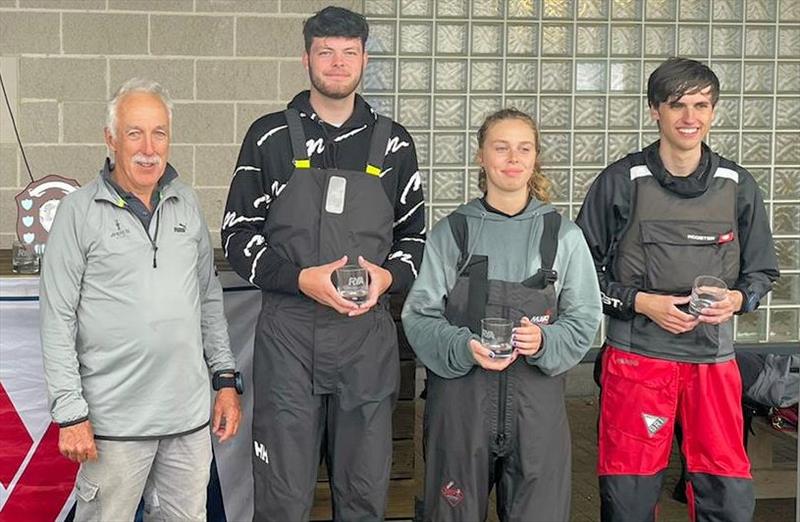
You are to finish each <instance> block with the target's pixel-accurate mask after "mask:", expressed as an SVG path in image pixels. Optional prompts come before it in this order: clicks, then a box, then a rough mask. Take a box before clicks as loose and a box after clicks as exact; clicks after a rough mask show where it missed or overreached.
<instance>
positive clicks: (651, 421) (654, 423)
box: [642, 413, 668, 437]
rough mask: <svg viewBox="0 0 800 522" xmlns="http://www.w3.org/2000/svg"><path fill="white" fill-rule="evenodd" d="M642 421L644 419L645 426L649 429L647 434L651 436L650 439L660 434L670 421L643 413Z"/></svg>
mask: <svg viewBox="0 0 800 522" xmlns="http://www.w3.org/2000/svg"><path fill="white" fill-rule="evenodd" d="M642 419H644V425H645V427H647V433H648V434H649V435H650V437H653V436H654V435H655V434H656V433H658V432H659V430H660V429H661V428H663V427H664V425H665V424H666V423H667V420H668V419H667V418H666V417H659V416H657V415H648V414H647V413H642Z"/></svg>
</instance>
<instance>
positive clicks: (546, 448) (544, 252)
mask: <svg viewBox="0 0 800 522" xmlns="http://www.w3.org/2000/svg"><path fill="white" fill-rule="evenodd" d="M463 218H464V216H463V215H462V214H451V215H450V216H449V217H448V219H449V220H450V227H451V230H452V231H453V236H454V238H455V240H456V243H457V244H458V245H459V248H460V249H461V259H460V260H459V277H458V278H457V280H456V283H455V286H454V287H453V290H452V291H451V292H450V293H449V294H448V296H447V304H446V307H445V317H446V318H447V319H448V321H449V322H450V323H451V324H453V325H455V326H466V327H468V328H469V329H470V330H471V331H472V332H473V333H475V334H476V335H480V320H481V319H482V318H484V317H503V318H506V319H510V320H511V321H512V323H513V324H515V325H517V324H519V321H520V319H521V318H522V317H523V316H525V317H528V318H530V319H531V320H532V321H533V322H535V323H537V322H538V323H540V324H550V323H553V322H554V321H555V320H556V318H557V314H558V300H557V297H556V291H555V287H554V283H555V281H556V278H557V274H556V273H555V271H553V270H552V267H553V262H554V260H555V257H556V252H557V246H558V231H559V227H560V223H561V216H560V215H559V214H557V213H556V212H550V213H548V214H545V215H544V231H543V233H542V239H541V244H540V252H541V258H542V268H541V269H540V270H539V271H538V272H537V273H536V274H534V275H532V276H531V277H529V278H528V279H526V280H524V281H522V282H511V281H501V280H495V279H489V278H488V273H489V270H488V264H489V263H490V262H491V257H489V256H486V255H469V254H468V252H469V247H468V245H469V239H468V237H467V235H468V232H467V230H468V229H467V225H466V222H465V221H463ZM458 221H461V222H460V223H459V222H458ZM498 255H502V254H498ZM565 375H566V374H561V375H558V376H554V377H551V376H547V375H545V374H544V373H542V372H541V370H539V369H538V368H537V367H535V366H532V365H530V364H528V363H527V362H526V361H525V360H524V358H520V359H518V360H517V361H515V362H514V363H513V364H511V366H509V367H508V368H506V369H505V370H504V371H502V372H495V371H488V370H484V369H483V368H481V367H479V366H474V367H473V368H472V369H471V370H470V371H469V372H468V373H467V374H465V375H464V376H462V377H457V378H454V379H445V378H442V377H439V376H438V375H436V374H435V373H433V372H431V371H428V372H427V381H426V402H425V416H424V445H425V497H424V502H423V503H424V506H423V514H422V518H423V520H425V521H426V522H427V521H437V522H438V521H452V522H462V521H468V520H469V521H480V520H485V519H486V515H487V509H488V501H489V493H490V491H491V488H492V487H493V486H495V485H496V486H497V506H498V508H497V511H498V515H499V517H500V520H501V521H504V522H505V521H519V522H523V521H524V522H537V521H539V522H553V521H566V520H567V519H568V518H569V507H570V480H571V477H570V475H571V471H570V470H571V467H570V461H571V450H570V433H569V424H568V420H567V415H566V407H565V403H564V389H565V382H566V380H565V379H566V377H565Z"/></svg>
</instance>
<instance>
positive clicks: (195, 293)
mask: <svg viewBox="0 0 800 522" xmlns="http://www.w3.org/2000/svg"><path fill="white" fill-rule="evenodd" d="M167 169H168V172H174V170H173V169H172V167H171V166H169V165H168V166H167ZM166 175H167V174H165V176H166ZM156 247H157V248H156ZM213 263H214V255H213V251H212V249H211V244H210V239H209V234H208V227H207V226H206V222H205V220H204V219H203V215H202V213H201V211H200V206H199V202H198V200H197V197H196V195H195V193H194V192H193V191H192V189H191V188H189V187H188V186H187V185H185V184H183V183H182V182H181V181H179V180H177V179H173V180H172V181H169V182H168V183H166V184H165V186H164V187H162V191H161V201H160V202H159V204H158V206H157V207H156V210H155V212H154V215H153V219H152V220H151V222H150V227H149V230H147V231H146V230H145V228H144V226H143V225H142V222H141V221H140V220H139V219H138V218H137V217H136V216H135V215H134V214H133V213H132V212H131V211H130V210H129V209H127V208H125V204H124V201H123V200H122V199H121V198H120V197H119V196H118V195H117V194H116V193H115V192H114V191H113V189H112V188H111V187H110V186H109V184H108V183H107V182H106V181H104V180H103V179H102V175H101V176H99V177H98V178H96V179H95V180H93V181H92V182H91V183H89V184H88V185H86V186H85V187H82V188H80V189H78V190H76V191H75V192H73V193H71V194H69V195H68V196H67V197H65V198H64V199H63V200H62V202H61V204H60V205H59V207H58V212H57V214H56V219H55V221H54V223H53V227H52V229H51V230H50V236H49V238H48V241H47V250H46V252H45V255H44V263H43V267H42V275H41V281H40V307H41V335H42V348H43V353H44V366H45V378H46V381H47V387H48V395H49V404H50V411H51V414H52V417H53V420H55V422H57V423H59V424H61V425H65V424H71V423H75V422H78V421H80V420H82V419H85V418H87V417H88V419H89V420H90V421H91V423H92V426H93V428H94V432H95V435H96V436H97V437H98V438H111V439H142V438H161V437H167V436H174V435H180V434H183V433H187V432H191V431H193V430H197V429H199V428H201V427H203V426H205V424H206V423H208V420H209V415H210V393H209V388H210V387H209V369H211V370H212V371H219V370H225V369H233V368H234V367H235V365H234V359H233V354H232V352H231V350H230V346H229V340H228V330H227V323H226V321H225V315H224V311H223V306H222V287H221V286H220V283H219V281H218V279H217V277H216V275H215V272H214V264H213Z"/></svg>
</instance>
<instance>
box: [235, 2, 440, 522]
mask: <svg viewBox="0 0 800 522" xmlns="http://www.w3.org/2000/svg"><path fill="white" fill-rule="evenodd" d="M303 32H304V36H305V45H306V52H305V53H304V55H303V64H304V65H305V67H306V69H307V70H308V73H309V78H310V81H311V88H310V90H309V91H304V92H301V93H300V94H298V95H297V96H296V97H295V98H294V99H293V100H292V101H291V103H289V107H288V109H287V110H286V111H282V112H277V113H273V114H268V115H266V116H264V117H262V118H259V119H258V120H256V121H255V123H253V124H252V126H251V127H250V130H249V131H248V133H247V135H246V137H245V139H244V143H243V144H242V148H241V152H240V154H239V159H238V162H237V166H236V169H235V171H234V175H233V180H232V182H231V188H230V193H229V195H228V201H227V205H226V208H225V216H224V218H223V224H222V245H223V248H224V250H225V255H226V257H227V258H228V260H229V261H230V264H231V266H232V267H233V268H234V269H235V270H236V271H237V272H238V273H239V275H241V276H242V277H244V278H245V279H247V280H249V281H250V282H251V283H253V284H255V285H257V286H258V287H260V288H261V290H262V292H263V298H262V312H261V316H260V318H259V321H258V325H257V327H256V341H255V350H254V362H253V380H254V383H253V388H254V390H253V394H254V412H253V439H254V447H255V448H257V451H256V452H255V453H254V455H253V476H254V481H255V516H254V519H255V520H280V521H283V520H307V519H308V518H309V512H310V509H311V504H312V500H313V494H314V486H315V482H316V473H317V466H318V464H319V460H320V455H321V451H322V453H324V455H325V456H326V460H327V463H328V474H329V477H330V480H331V491H332V496H333V506H334V514H333V516H334V519H336V520H382V519H383V512H384V509H385V505H386V491H387V488H388V480H389V471H390V466H391V452H392V444H391V429H392V427H391V418H392V409H393V407H394V403H395V400H396V397H397V391H398V386H399V361H398V353H397V334H396V331H395V326H394V322H393V320H392V318H391V316H390V314H389V310H388V296H387V295H386V294H387V293H394V292H402V291H404V290H406V289H407V288H408V287H409V286H410V284H411V283H412V282H413V280H414V278H415V277H416V275H417V270H418V268H419V264H420V261H421V258H422V251H423V247H424V242H425V208H424V203H423V201H424V198H423V193H422V183H421V181H422V180H421V178H420V173H419V171H418V169H417V159H416V153H415V149H414V143H413V141H412V139H411V136H410V135H409V134H408V132H406V130H405V129H404V128H403V127H402V126H401V125H399V124H397V123H395V122H392V121H391V120H389V119H388V118H385V117H383V116H379V115H378V114H376V112H375V111H374V110H373V109H372V108H371V107H370V106H369V105H368V104H367V103H366V102H365V101H364V99H363V98H361V97H360V96H358V95H357V94H356V93H355V90H356V87H357V86H358V84H359V82H360V80H361V75H362V73H363V70H364V66H365V65H366V62H367V55H366V51H365V49H364V45H365V42H366V39H367V34H368V26H367V23H366V20H365V19H364V18H363V17H362V16H361V15H358V14H356V13H353V12H351V11H348V10H346V9H341V8H335V7H328V8H325V9H323V10H322V11H320V12H319V13H317V14H316V15H315V16H313V17H311V18H310V19H309V20H307V21H306V23H305V26H304V30H303ZM348 264H349V265H352V264H359V265H360V266H361V267H363V268H365V269H366V270H367V272H368V274H369V290H368V295H367V297H366V301H365V302H363V303H361V304H357V303H355V302H353V301H348V300H347V299H344V298H343V297H342V296H340V295H339V294H338V292H337V290H336V288H335V287H334V286H333V284H332V281H331V280H332V276H334V275H335V271H336V269H338V268H340V267H343V266H345V265H348ZM323 448H324V451H323Z"/></svg>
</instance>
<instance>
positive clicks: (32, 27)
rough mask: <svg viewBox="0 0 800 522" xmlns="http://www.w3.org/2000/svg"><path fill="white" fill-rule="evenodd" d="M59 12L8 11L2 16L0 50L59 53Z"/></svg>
mask: <svg viewBox="0 0 800 522" xmlns="http://www.w3.org/2000/svg"><path fill="white" fill-rule="evenodd" d="M58 18H59V15H58V13H36V12H27V13H26V12H13V11H12V12H7V13H3V14H2V16H0V52H2V53H3V54H4V55H10V54H22V53H48V54H58V53H59V52H60V51H61V43H60V41H59V38H60V37H59V20H58Z"/></svg>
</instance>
